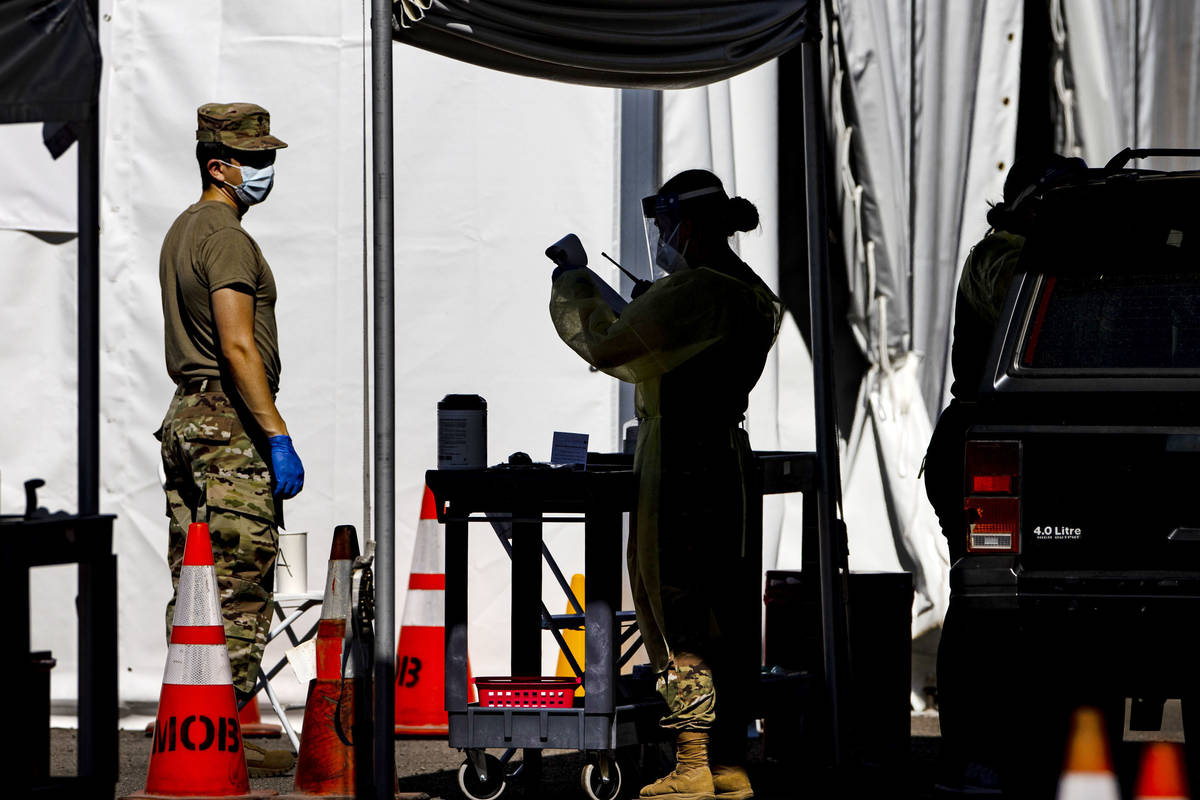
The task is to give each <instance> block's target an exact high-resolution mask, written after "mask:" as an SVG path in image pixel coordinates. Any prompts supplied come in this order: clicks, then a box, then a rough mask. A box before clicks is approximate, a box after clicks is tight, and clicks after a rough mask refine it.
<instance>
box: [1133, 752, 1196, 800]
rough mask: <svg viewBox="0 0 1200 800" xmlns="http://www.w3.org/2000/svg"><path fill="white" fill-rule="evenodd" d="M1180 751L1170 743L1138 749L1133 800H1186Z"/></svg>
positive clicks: (1183, 767)
mask: <svg viewBox="0 0 1200 800" xmlns="http://www.w3.org/2000/svg"><path fill="white" fill-rule="evenodd" d="M1188 797H1189V795H1188V785H1187V768H1186V767H1185V766H1184V761H1183V748H1182V747H1180V746H1179V745H1177V744H1171V743H1170V742H1149V743H1147V744H1146V746H1145V747H1143V748H1142V765H1141V768H1140V769H1139V770H1138V779H1137V788H1135V789H1134V792H1133V800H1152V798H1153V800H1168V799H1169V800H1188Z"/></svg>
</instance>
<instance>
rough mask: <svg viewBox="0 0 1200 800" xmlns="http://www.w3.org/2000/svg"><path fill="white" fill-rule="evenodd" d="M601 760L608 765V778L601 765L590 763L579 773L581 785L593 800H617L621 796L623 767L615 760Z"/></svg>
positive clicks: (606, 757) (602, 757)
mask: <svg viewBox="0 0 1200 800" xmlns="http://www.w3.org/2000/svg"><path fill="white" fill-rule="evenodd" d="M600 758H601V759H603V760H604V761H605V762H607V764H608V775H607V777H606V776H605V775H604V772H603V770H601V769H600V764H599V763H596V762H594V761H589V762H588V763H587V764H586V765H584V767H583V769H582V770H581V771H580V773H579V785H580V787H582V788H583V793H584V794H586V795H587V796H588V797H589V798H590V799H591V800H615V798H617V797H619V796H620V794H621V767H620V765H619V764H618V763H617V760H616V759H615V758H609V757H608V756H603V755H602V756H600Z"/></svg>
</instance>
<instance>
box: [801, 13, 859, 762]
mask: <svg viewBox="0 0 1200 800" xmlns="http://www.w3.org/2000/svg"><path fill="white" fill-rule="evenodd" d="M813 5H814V6H816V4H815V3H814V4H813ZM801 48H802V61H801V70H802V79H801V84H802V87H803V95H804V183H805V206H806V214H807V217H808V286H809V311H810V314H811V325H812V329H811V339H810V342H811V346H812V359H813V400H814V403H813V405H814V407H815V411H816V415H815V416H816V445H817V469H818V474H817V480H818V483H817V486H818V491H817V498H816V499H817V526H818V537H817V538H818V541H819V551H820V552H819V554H818V561H819V565H820V569H819V575H820V588H821V592H820V595H821V604H820V605H821V644H822V651H823V657H824V673H825V674H824V679H825V698H826V703H827V710H828V713H829V723H830V726H831V730H830V733H831V734H832V736H831V737H830V740H831V742H832V747H833V752H832V758H833V766H834V767H835V768H837V767H842V766H845V765H846V764H847V757H848V755H849V753H848V748H847V743H848V742H849V741H850V737H849V733H850V731H849V725H848V724H847V711H848V706H847V704H846V703H845V698H846V697H847V696H848V691H847V690H848V686H847V664H846V661H847V648H846V644H847V627H846V626H847V617H846V605H845V599H846V586H845V581H846V574H845V570H844V567H845V564H846V562H845V558H846V552H847V548H846V540H845V527H844V525H843V524H842V521H841V519H840V518H839V517H838V505H839V503H840V499H841V479H840V467H839V464H838V438H837V436H838V434H837V418H836V406H835V401H834V395H833V391H834V383H833V358H832V356H833V336H832V332H831V327H830V311H829V309H830V294H829V240H828V230H829V226H828V218H827V214H826V208H825V200H826V197H825V195H826V177H825V128H824V124H823V119H824V115H823V113H822V101H821V84H820V81H821V46H820V41H819V40H810V41H806V42H804V43H803V44H802V45H801Z"/></svg>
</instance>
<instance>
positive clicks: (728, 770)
mask: <svg viewBox="0 0 1200 800" xmlns="http://www.w3.org/2000/svg"><path fill="white" fill-rule="evenodd" d="M712 777H713V791H714V792H716V795H717V800H750V798H751V797H754V789H752V788H751V787H750V776H749V775H747V774H746V770H745V769H744V768H742V767H738V766H726V765H724V764H713V765H712Z"/></svg>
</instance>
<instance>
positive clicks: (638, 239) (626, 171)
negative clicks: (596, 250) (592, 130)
mask: <svg viewBox="0 0 1200 800" xmlns="http://www.w3.org/2000/svg"><path fill="white" fill-rule="evenodd" d="M620 168H621V185H620V191H621V207H620V209H619V211H618V214H619V217H618V218H619V219H620V226H619V227H620V236H621V242H620V247H621V252H620V253H619V257H620V259H621V265H622V266H624V267H625V268H626V269H627V270H629V271H630V272H632V273H633V274H634V275H641V276H642V277H643V278H645V279H646V280H649V279H650V278H651V277H652V276H651V275H650V259H649V256H648V255H647V254H646V239H645V232H644V229H643V227H642V202H641V201H642V198H643V197H645V196H646V195H648V194H650V193H652V192H654V191H656V190H657V189H658V185H659V184H660V183H661V182H662V179H661V177H660V173H661V172H662V92H660V91H657V90H654V89H622V90H621V167H620ZM620 281H621V284H620V285H621V294H623V295H625V296H626V297H628V296H629V292H630V291H631V290H632V289H633V281H631V280H630V279H629V277H628V276H627V275H625V274H622V275H621V278H620ZM618 407H619V410H618V415H617V417H618V419H617V436H618V441H617V450H621V449H622V448H623V447H624V446H625V442H624V441H622V440H621V439H620V436H621V427H622V426H623V425H624V424H625V423H626V422H628V421H629V420H631V419H633V416H634V408H633V384H632V383H626V382H624V381H621V383H620V385H619V387H618Z"/></svg>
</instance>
